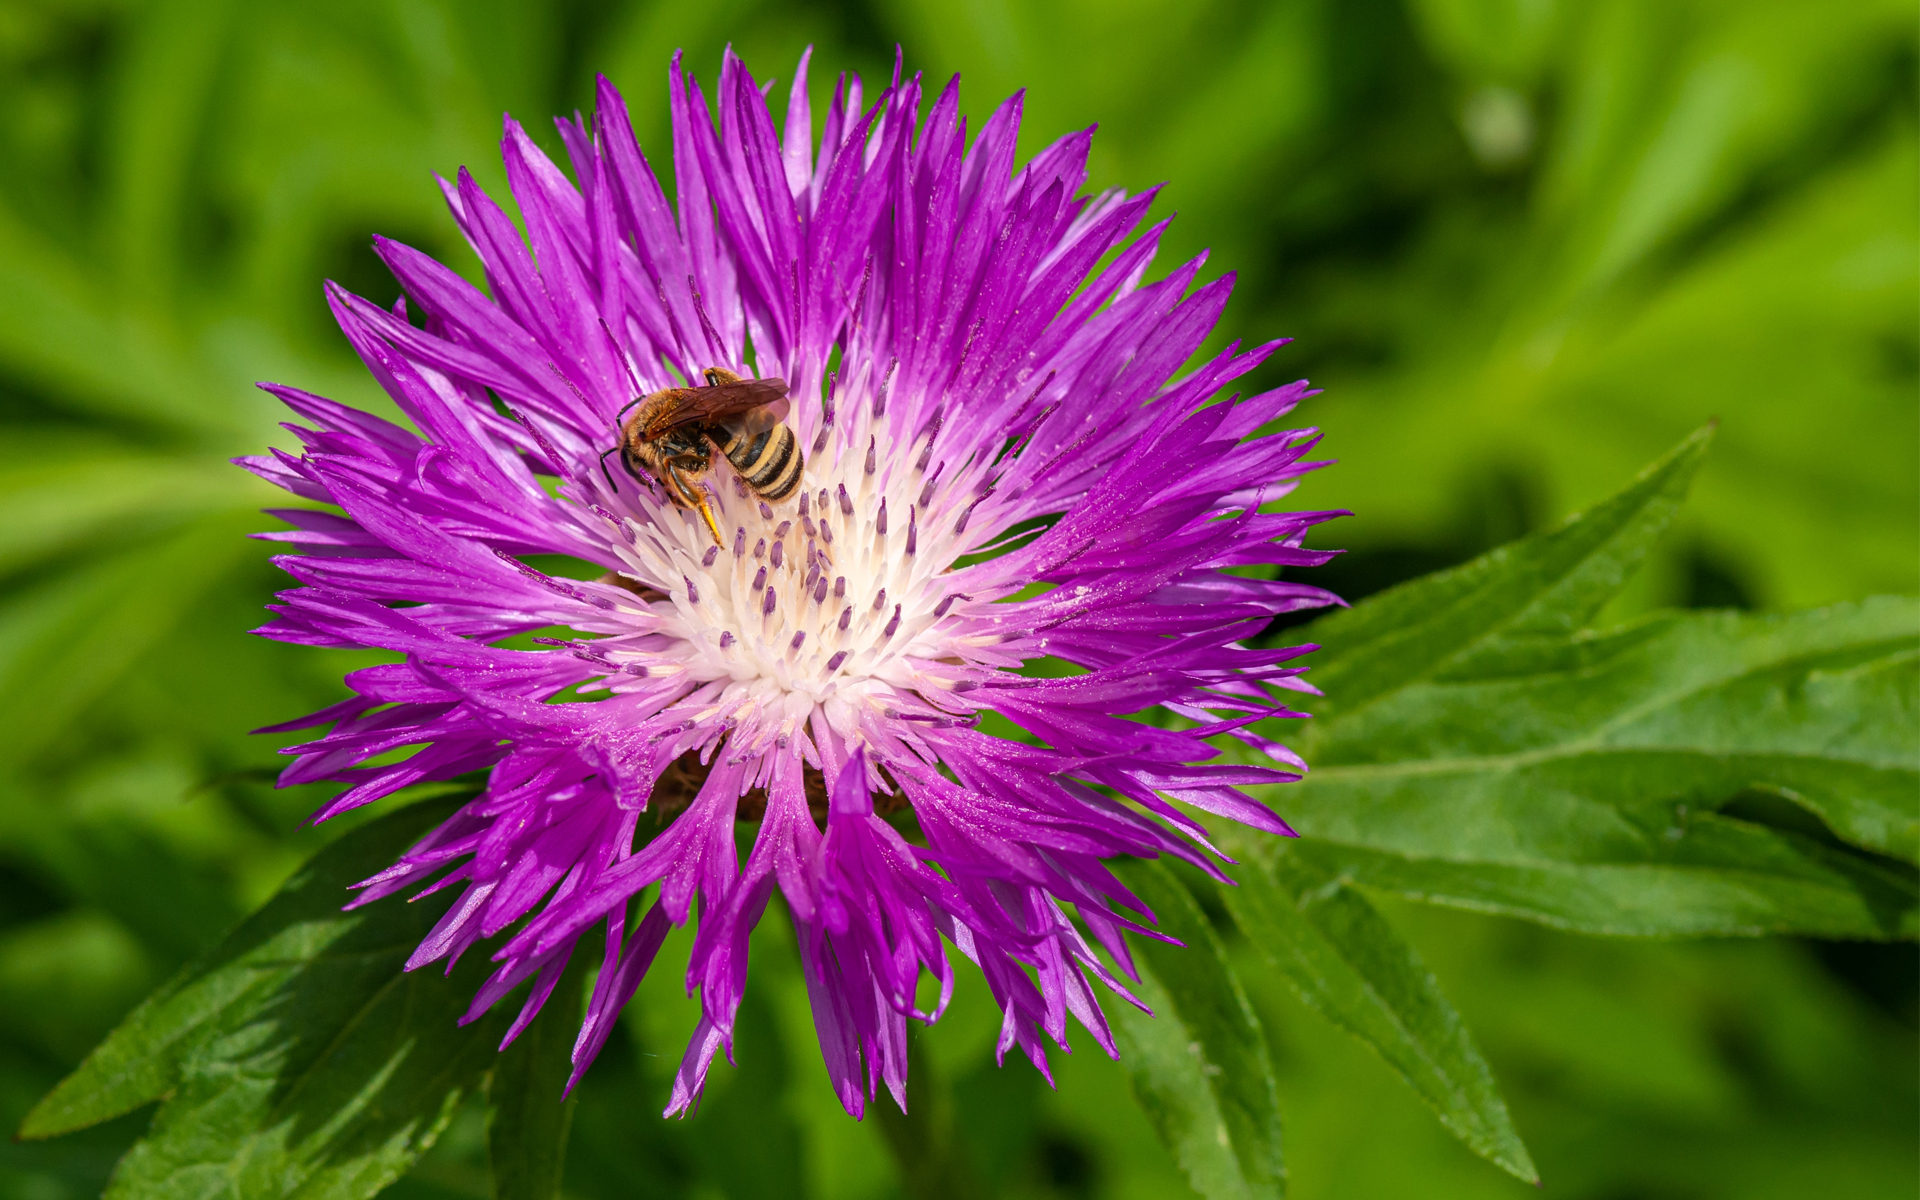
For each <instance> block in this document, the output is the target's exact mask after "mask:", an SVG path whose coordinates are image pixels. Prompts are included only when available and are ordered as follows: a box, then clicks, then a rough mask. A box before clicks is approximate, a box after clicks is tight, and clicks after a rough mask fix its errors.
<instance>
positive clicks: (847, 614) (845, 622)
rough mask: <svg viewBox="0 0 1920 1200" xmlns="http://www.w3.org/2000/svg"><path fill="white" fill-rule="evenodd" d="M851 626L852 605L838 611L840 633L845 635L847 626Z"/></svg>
mask: <svg viewBox="0 0 1920 1200" xmlns="http://www.w3.org/2000/svg"><path fill="white" fill-rule="evenodd" d="M851 624H853V605H851V604H849V605H847V606H846V607H845V608H843V609H841V610H840V632H841V633H845V632H846V631H847V626H849V625H851Z"/></svg>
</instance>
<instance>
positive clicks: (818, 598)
mask: <svg viewBox="0 0 1920 1200" xmlns="http://www.w3.org/2000/svg"><path fill="white" fill-rule="evenodd" d="M826 601H827V577H826V576H825V575H822V576H821V577H820V582H819V583H817V584H815V585H814V587H813V602H814V603H815V604H825V603H826Z"/></svg>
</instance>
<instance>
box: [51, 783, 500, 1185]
mask: <svg viewBox="0 0 1920 1200" xmlns="http://www.w3.org/2000/svg"><path fill="white" fill-rule="evenodd" d="M452 808H453V804H452V803H451V802H445V801H442V802H427V803H423V804H419V805H414V806H410V807H408V808H405V809H401V810H400V811H398V812H395V813H393V814H390V815H388V816H386V817H383V818H381V819H379V820H377V821H374V822H372V823H370V824H368V825H367V826H365V827H363V828H361V829H359V830H356V831H354V832H353V833H351V834H348V835H347V836H346V837H344V838H342V839H341V840H340V841H339V842H336V843H334V844H333V845H332V846H330V847H328V848H327V849H326V850H324V851H322V852H321V853H320V854H319V855H318V856H316V857H315V858H314V860H313V861H312V862H311V863H309V864H308V865H307V866H306V867H305V868H303V869H302V870H301V871H300V872H299V873H298V874H297V875H295V877H294V878H293V879H292V880H291V881H290V882H289V883H288V884H287V886H286V887H285V888H284V889H282V891H281V893H280V894H279V895H278V896H276V897H275V898H274V900H273V901H271V902H270V903H269V904H268V905H267V906H266V907H265V908H263V909H262V910H261V911H260V912H259V913H257V914H255V915H254V916H253V917H252V918H250V919H248V920H247V921H246V922H244V923H243V924H242V925H241V926H240V927H239V928H238V929H236V930H235V931H234V932H233V933H232V934H231V935H230V936H229V937H228V938H227V939H226V940H225V941H223V942H222V943H221V944H220V945H219V946H218V947H216V948H215V949H214V950H213V951H212V952H210V953H209V954H207V955H206V956H205V957H204V958H202V959H201V960H199V961H198V962H196V963H194V964H192V965H190V966H189V967H188V968H186V969H185V970H184V971H182V972H181V974H180V975H179V976H177V977H176V978H175V979H174V980H172V981H171V982H169V983H168V984H166V985H165V986H163V987H162V988H161V989H160V991H158V992H157V993H155V994H154V995H153V996H152V997H150V998H149V999H148V1000H147V1001H145V1002H144V1003H143V1004H141V1006H140V1007H139V1008H138V1009H136V1010H135V1011H134V1013H133V1015H132V1016H130V1017H129V1018H128V1019H127V1020H126V1022H124V1023H123V1024H122V1025H121V1027H120V1028H119V1029H117V1030H115V1031H114V1032H113V1033H112V1034H111V1035H109V1036H108V1038H107V1040H106V1042H105V1043H103V1044H102V1045H101V1046H100V1047H99V1048H98V1049H96V1050H95V1051H94V1052H93V1054H92V1055H90V1056H89V1057H88V1059H87V1061H86V1062H85V1063H83V1064H82V1065H81V1067H80V1069H79V1070H78V1071H76V1072H75V1073H74V1074H73V1075H72V1076H70V1077H69V1078H68V1079H66V1080H65V1081H64V1082H62V1083H61V1085H60V1086H59V1087H58V1088H56V1089H55V1090H54V1092H53V1093H52V1094H51V1095H50V1096H48V1097H47V1098H46V1099H45V1100H43V1101H41V1103H40V1104H39V1105H38V1106H37V1107H35V1109H34V1110H33V1111H32V1112H31V1113H30V1114H28V1117H27V1120H26V1122H25V1123H24V1124H23V1126H22V1128H21V1136H23V1137H29V1138H41V1137H50V1136H53V1135H55V1134H59V1133H65V1132H67V1131H70V1130H74V1129H80V1128H84V1127H85V1126H88V1125H91V1124H94V1123H96V1122H99V1121H102V1120H105V1119H107V1118H109V1117H112V1116H115V1115H118V1114H120V1113H123V1112H127V1111H129V1110H131V1109H133V1108H136V1107H138V1106H140V1105H142V1104H146V1103H149V1102H151V1101H153V1100H155V1099H164V1103H163V1104H162V1106H161V1108H160V1111H159V1113H158V1115H156V1117H155V1118H154V1122H153V1125H152V1127H151V1128H150V1129H149V1131H148V1133H147V1135H146V1136H145V1137H144V1138H142V1139H141V1140H140V1141H139V1142H138V1143H136V1144H135V1146H134V1147H133V1149H132V1150H130V1151H129V1152H128V1154H127V1156H126V1157H125V1158H124V1159H122V1160H121V1163H120V1166H119V1167H118V1168H117V1169H116V1170H115V1172H114V1176H113V1179H112V1182H111V1184H110V1185H109V1188H108V1191H107V1194H108V1195H109V1196H110V1197H127V1198H133V1197H138V1198H140V1200H146V1198H148V1197H175V1196H178V1197H182V1198H183V1200H184V1198H186V1197H200V1196H206V1195H213V1194H228V1193H231V1194H238V1195H247V1196H292V1195H296V1194H297V1195H300V1196H303V1197H322V1196H324V1197H341V1198H346V1197H363V1196H370V1195H372V1194H373V1193H374V1192H376V1191H378V1190H379V1189H380V1188H382V1187H384V1186H386V1185H387V1184H388V1183H391V1182H392V1181H393V1180H394V1179H396V1178H398V1177H399V1175H400V1174H401V1173H402V1172H404V1171H405V1170H406V1168H407V1167H408V1166H409V1165H411V1163H412V1162H413V1161H414V1160H415V1159H417V1158H418V1157H419V1156H420V1155H421V1154H422V1153H424V1152H425V1151H426V1149H427V1148H428V1147H429V1146H431V1145H432V1144H433V1141H434V1139H435V1138H436V1137H437V1136H438V1135H439V1133H440V1131H441V1130H442V1129H444V1128H445V1125H446V1123H447V1121H448V1120H449V1119H451V1117H452V1114H453V1110H454V1108H455V1107H456V1106H457V1105H458V1103H459V1102H460V1100H461V1098H462V1097H463V1096H464V1095H465V1094H466V1093H467V1092H469V1091H470V1090H471V1089H472V1088H473V1087H475V1086H477V1085H478V1084H479V1083H480V1082H481V1081H482V1079H483V1077H484V1074H485V1072H486V1071H487V1069H488V1068H489V1067H490V1066H491V1065H492V1062H493V1056H494V1046H495V1045H496V1044H497V1043H498V1041H499V1038H500V1035H501V1032H502V1030H503V1026H504V1022H503V1020H502V1019H501V1018H499V1017H498V1016H497V1015H496V1016H494V1017H489V1018H488V1019H485V1020H482V1021H478V1022H475V1023H474V1024H472V1025H469V1026H466V1027H465V1028H461V1027H459V1026H458V1025H457V1021H458V1019H459V1017H460V1015H461V1013H462V1012H463V1011H464V1009H465V1007H466V1005H467V1003H468V1001H469V1000H470V998H471V995H472V991H471V989H472V987H473V985H474V983H475V982H476V980H475V979H474V978H473V977H474V976H476V975H478V974H479V973H481V972H484V970H485V969H486V964H485V963H484V962H482V961H480V960H477V959H476V960H475V962H474V963H472V964H468V965H466V966H463V968H462V969H460V970H458V971H456V972H455V973H454V977H453V978H452V979H447V978H444V977H442V976H441V975H440V974H439V973H438V972H433V971H420V972H411V973H409V972H403V971H402V970H401V967H402V964H403V963H404V962H405V959H406V957H407V955H408V953H410V952H411V950H412V949H413V947H414V946H415V945H416V944H417V943H418V942H419V940H420V938H421V937H422V936H424V935H425V933H426V932H427V931H428V930H429V929H430V928H431V927H432V924H433V922H434V921H435V920H436V919H437V918H438V916H439V915H440V912H441V911H442V910H443V909H444V908H445V901H440V902H426V903H421V904H417V905H416V904H408V903H405V902H404V901H401V900H399V899H390V900H388V901H384V902H381V903H378V904H373V905H370V906H368V907H367V908H364V909H358V910H355V911H353V912H342V911H340V904H341V901H342V899H343V898H344V897H345V896H347V895H348V893H347V892H346V890H345V889H346V888H347V886H348V885H349V884H350V883H353V882H355V881H357V880H359V879H364V878H366V877H367V876H368V875H370V874H372V873H374V872H375V871H377V870H379V869H380V868H381V867H382V866H383V865H385V864H387V863H389V862H391V861H392V859H393V857H394V856H395V855H396V854H397V853H399V852H400V851H401V850H403V849H404V848H405V847H406V846H407V845H408V844H410V843H411V842H412V841H413V840H414V839H415V838H416V837H418V835H419V834H420V833H421V832H422V831H423V830H424V829H426V828H427V827H429V826H430V825H431V824H432V823H434V822H436V821H439V820H443V819H445V817H446V816H447V815H449V814H450V812H451V811H452Z"/></svg>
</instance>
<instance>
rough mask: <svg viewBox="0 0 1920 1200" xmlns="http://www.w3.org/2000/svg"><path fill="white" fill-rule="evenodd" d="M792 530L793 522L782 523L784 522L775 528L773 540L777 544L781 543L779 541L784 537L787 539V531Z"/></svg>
mask: <svg viewBox="0 0 1920 1200" xmlns="http://www.w3.org/2000/svg"><path fill="white" fill-rule="evenodd" d="M792 528H793V522H792V521H782V522H780V524H779V525H777V526H775V527H774V530H773V540H774V541H776V542H777V541H779V540H780V539H781V538H783V537H785V536H787V530H789V529H792Z"/></svg>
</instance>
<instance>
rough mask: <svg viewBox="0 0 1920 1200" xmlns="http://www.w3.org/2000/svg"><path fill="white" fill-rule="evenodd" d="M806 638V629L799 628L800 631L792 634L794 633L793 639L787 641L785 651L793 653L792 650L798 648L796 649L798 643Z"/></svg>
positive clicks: (798, 645)
mask: <svg viewBox="0 0 1920 1200" xmlns="http://www.w3.org/2000/svg"><path fill="white" fill-rule="evenodd" d="M806 640H807V631H806V630H804V629H802V630H801V631H800V632H799V633H796V634H794V635H793V640H792V641H791V642H789V643H787V653H789V654H791V653H793V652H794V651H795V650H798V649H799V648H800V643H802V642H804V641H806Z"/></svg>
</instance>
